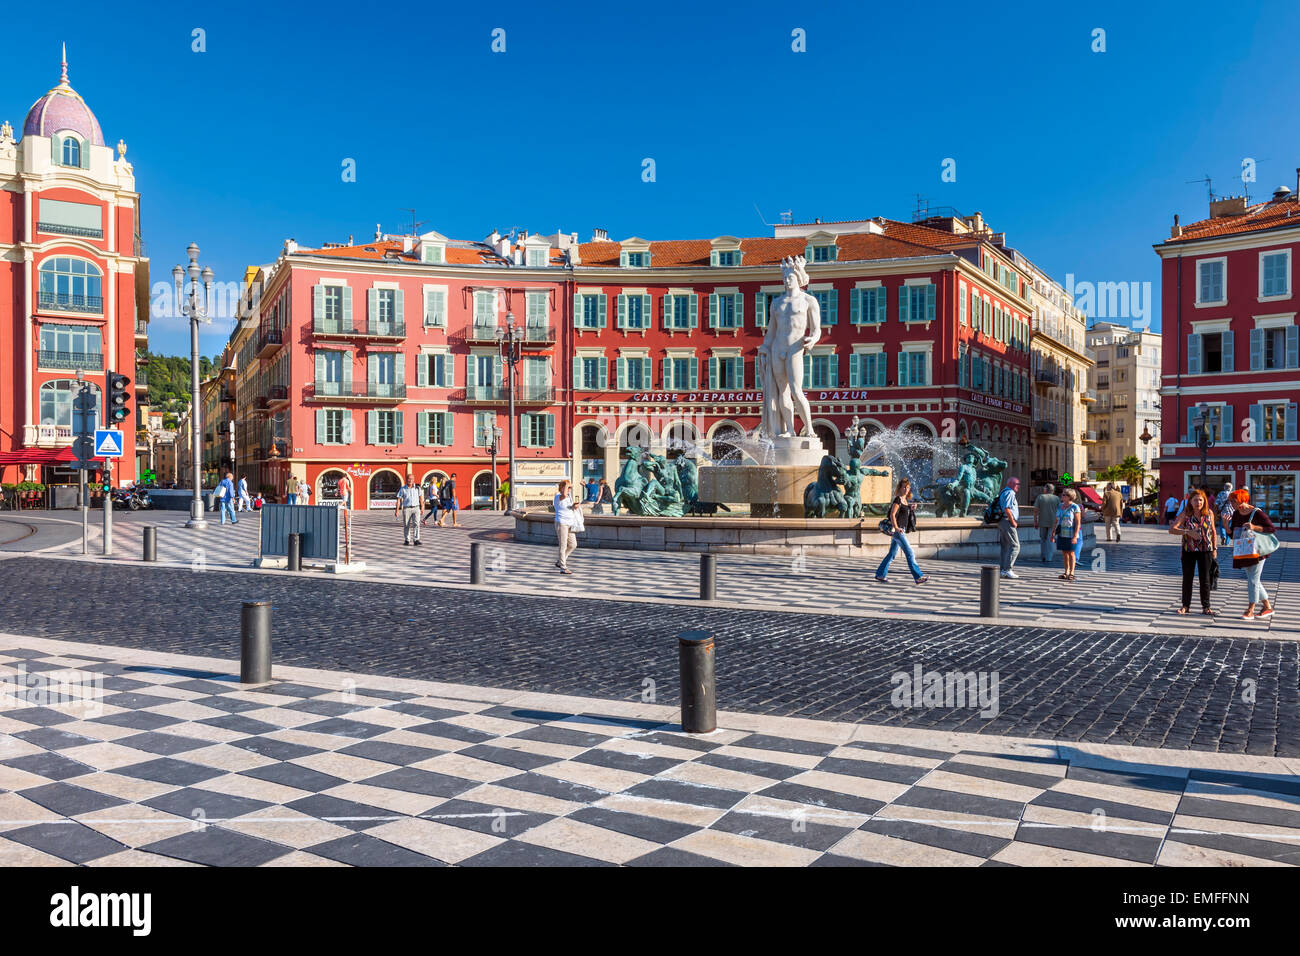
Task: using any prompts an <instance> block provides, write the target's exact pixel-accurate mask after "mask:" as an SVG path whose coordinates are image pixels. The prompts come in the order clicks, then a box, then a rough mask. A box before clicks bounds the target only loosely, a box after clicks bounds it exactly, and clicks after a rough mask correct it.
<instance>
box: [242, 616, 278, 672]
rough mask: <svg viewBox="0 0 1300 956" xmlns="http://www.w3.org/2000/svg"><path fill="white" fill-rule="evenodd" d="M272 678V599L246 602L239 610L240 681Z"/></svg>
mask: <svg viewBox="0 0 1300 956" xmlns="http://www.w3.org/2000/svg"><path fill="white" fill-rule="evenodd" d="M270 680H271V602H270V601H245V602H244V606H243V609H242V610H241V611H240V612H239V682H240V683H241V684H265V683H268V682H269V681H270Z"/></svg>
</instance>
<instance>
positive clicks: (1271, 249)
mask: <svg viewBox="0 0 1300 956" xmlns="http://www.w3.org/2000/svg"><path fill="white" fill-rule="evenodd" d="M1298 247H1300V202H1297V199H1296V196H1295V195H1294V194H1293V193H1292V192H1291V190H1290V189H1288V188H1287V187H1285V186H1283V187H1280V188H1279V189H1277V191H1275V192H1274V193H1273V195H1272V198H1270V199H1269V200H1268V201H1267V202H1260V203H1253V204H1248V203H1247V200H1246V199H1245V198H1244V197H1234V198H1230V199H1222V200H1217V201H1215V202H1212V203H1211V204H1210V216H1209V218H1208V219H1204V220H1201V221H1200V222H1196V223H1192V224H1190V225H1186V226H1183V225H1180V224H1179V222H1178V217H1177V216H1175V217H1174V226H1173V229H1172V230H1171V234H1170V236H1169V238H1168V239H1166V240H1165V241H1164V242H1162V243H1160V244H1159V245H1157V246H1156V247H1155V249H1156V252H1157V254H1158V255H1159V256H1160V257H1161V259H1162V262H1161V286H1162V289H1163V297H1162V303H1161V320H1162V327H1161V335H1162V339H1163V343H1162V344H1163V350H1164V362H1163V388H1162V389H1161V424H1162V428H1161V432H1162V434H1161V453H1160V459H1159V462H1158V467H1159V469H1160V483H1161V495H1162V497H1165V498H1167V497H1168V496H1169V495H1171V494H1172V495H1180V496H1181V494H1182V493H1183V491H1184V490H1185V489H1186V488H1188V487H1190V486H1191V485H1192V484H1200V470H1201V449H1200V448H1199V447H1198V445H1197V441H1196V438H1197V430H1198V425H1197V422H1198V420H1199V419H1201V418H1202V417H1203V418H1204V420H1205V422H1206V425H1205V427H1206V429H1207V430H1208V432H1209V434H1210V435H1211V437H1212V438H1213V440H1214V442H1215V444H1214V447H1213V448H1210V449H1209V451H1208V453H1207V456H1206V457H1207V465H1206V475H1207V485H1208V486H1209V488H1210V490H1211V492H1217V491H1218V490H1219V489H1220V488H1221V487H1222V485H1223V483H1224V482H1225V481H1231V482H1232V483H1233V485H1234V486H1235V487H1238V488H1240V487H1242V486H1243V485H1245V486H1248V487H1249V488H1250V490H1251V494H1252V496H1253V498H1254V501H1255V503H1256V504H1257V505H1259V507H1261V508H1263V509H1265V510H1266V511H1267V512H1268V514H1269V516H1270V517H1271V518H1272V520H1273V522H1274V523H1275V524H1277V525H1279V526H1283V527H1296V503H1295V495H1296V481H1297V478H1298V477H1300V443H1298V442H1297V438H1296V421H1297V402H1300V348H1298V344H1300V343H1298V341H1297V336H1298V334H1300V327H1297V324H1296V312H1297V302H1298V301H1300V300H1297V298H1296V290H1295V279H1294V261H1295V257H1296V250H1297V248H1298Z"/></svg>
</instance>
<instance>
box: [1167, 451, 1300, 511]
mask: <svg viewBox="0 0 1300 956" xmlns="http://www.w3.org/2000/svg"><path fill="white" fill-rule="evenodd" d="M1170 472H1174V468H1173V466H1172V465H1171V464H1169V463H1168V462H1165V463H1161V475H1162V477H1166V479H1167V478H1168V477H1174V476H1175V475H1176V477H1174V481H1173V482H1170V483H1169V484H1166V486H1165V487H1166V488H1170V487H1171V486H1172V488H1174V489H1181V491H1182V492H1186V491H1187V489H1189V488H1191V487H1193V486H1196V487H1200V485H1201V469H1200V464H1199V462H1198V463H1196V464H1195V465H1192V466H1190V467H1186V468H1183V469H1182V470H1181V474H1178V473H1176V472H1174V475H1168V474H1167V473H1170ZM1297 481H1300V461H1279V462H1269V461H1230V462H1227V461H1223V460H1222V459H1214V458H1211V459H1210V461H1209V462H1208V464H1207V466H1206V469H1205V485H1206V487H1207V489H1208V490H1209V492H1210V494H1211V495H1212V496H1214V495H1218V493H1219V492H1220V491H1222V490H1223V487H1224V485H1225V484H1226V483H1227V482H1232V486H1233V487H1234V488H1243V487H1244V488H1249V489H1250V498H1251V501H1252V502H1254V504H1255V506H1256V507H1257V508H1260V509H1261V510H1263V511H1264V513H1265V514H1267V515H1268V517H1269V520H1270V521H1272V522H1273V524H1274V525H1276V526H1277V527H1279V528H1295V527H1297V526H1298V523H1297V515H1296V485H1297ZM1166 497H1167V495H1166Z"/></svg>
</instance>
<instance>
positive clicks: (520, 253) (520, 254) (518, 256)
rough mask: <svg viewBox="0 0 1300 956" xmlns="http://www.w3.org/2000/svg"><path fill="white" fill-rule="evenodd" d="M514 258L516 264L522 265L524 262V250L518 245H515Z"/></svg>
mask: <svg viewBox="0 0 1300 956" xmlns="http://www.w3.org/2000/svg"><path fill="white" fill-rule="evenodd" d="M514 259H515V265H517V266H522V265H523V264H524V250H522V249H520V248H519V247H518V246H516V247H515V254H514Z"/></svg>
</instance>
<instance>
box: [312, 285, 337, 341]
mask: <svg viewBox="0 0 1300 956" xmlns="http://www.w3.org/2000/svg"><path fill="white" fill-rule="evenodd" d="M316 295H317V296H318V298H319V302H320V309H321V316H320V317H321V318H322V319H323V320H324V323H325V324H324V325H323V326H322V330H324V331H329V332H338V331H340V330H341V328H342V325H341V323H342V321H343V286H338V285H322V286H317V287H316Z"/></svg>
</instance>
